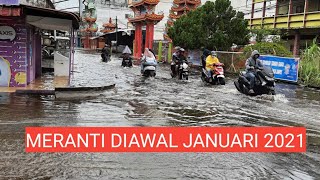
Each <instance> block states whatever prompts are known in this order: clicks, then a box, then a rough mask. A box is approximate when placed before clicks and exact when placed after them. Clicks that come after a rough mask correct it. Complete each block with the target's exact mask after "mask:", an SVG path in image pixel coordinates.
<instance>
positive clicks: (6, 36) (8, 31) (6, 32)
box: [0, 26, 16, 41]
mask: <svg viewBox="0 0 320 180" xmlns="http://www.w3.org/2000/svg"><path fill="white" fill-rule="evenodd" d="M15 37H16V31H15V30H14V29H13V28H12V27H10V26H0V40H10V41H13V40H14V38H15Z"/></svg>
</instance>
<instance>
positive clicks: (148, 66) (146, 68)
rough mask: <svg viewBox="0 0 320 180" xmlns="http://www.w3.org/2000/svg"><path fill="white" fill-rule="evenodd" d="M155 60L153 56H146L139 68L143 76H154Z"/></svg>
mask: <svg viewBox="0 0 320 180" xmlns="http://www.w3.org/2000/svg"><path fill="white" fill-rule="evenodd" d="M156 67H157V61H156V60H155V59H154V58H147V59H146V61H145V62H144V64H143V67H142V69H141V74H142V75H143V76H144V77H155V76H156V69H157V68H156Z"/></svg>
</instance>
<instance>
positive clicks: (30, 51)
mask: <svg viewBox="0 0 320 180" xmlns="http://www.w3.org/2000/svg"><path fill="white" fill-rule="evenodd" d="M27 31H28V36H27V38H28V41H27V72H28V73H27V82H28V84H29V83H30V82H32V81H33V80H34V79H35V78H36V61H35V59H36V48H35V45H36V40H35V32H34V28H33V27H32V26H27Z"/></svg>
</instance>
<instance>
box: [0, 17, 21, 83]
mask: <svg viewBox="0 0 320 180" xmlns="http://www.w3.org/2000/svg"><path fill="white" fill-rule="evenodd" d="M0 26H10V27H12V28H13V29H14V30H15V31H16V37H15V38H14V39H13V40H12V41H10V40H1V41H0V59H1V60H0V61H2V62H7V63H8V66H7V67H4V66H1V67H0V68H1V69H2V70H3V72H4V68H8V69H9V70H8V72H9V73H10V74H9V75H8V74H7V73H6V74H1V75H0V81H1V82H3V81H4V79H3V78H7V77H8V79H6V80H8V81H9V82H8V85H5V84H2V85H0V86H10V87H25V86H26V77H27V73H26V72H27V68H26V65H27V64H26V60H27V59H26V56H27V50H26V42H27V28H26V25H25V21H24V19H22V18H18V17H3V16H0ZM6 72H7V71H6Z"/></svg>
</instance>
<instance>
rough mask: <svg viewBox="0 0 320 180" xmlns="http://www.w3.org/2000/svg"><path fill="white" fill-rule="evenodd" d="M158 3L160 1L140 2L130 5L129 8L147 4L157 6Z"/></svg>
mask: <svg viewBox="0 0 320 180" xmlns="http://www.w3.org/2000/svg"><path fill="white" fill-rule="evenodd" d="M159 2H160V0H140V1H138V2H133V3H132V4H131V7H137V6H141V5H144V4H148V5H157V4H158V3H159Z"/></svg>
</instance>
